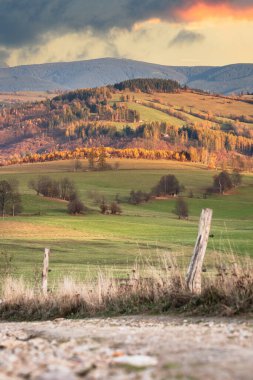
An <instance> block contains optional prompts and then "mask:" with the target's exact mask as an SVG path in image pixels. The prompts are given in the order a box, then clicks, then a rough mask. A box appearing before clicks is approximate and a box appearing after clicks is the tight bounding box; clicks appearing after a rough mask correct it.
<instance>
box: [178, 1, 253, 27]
mask: <svg viewBox="0 0 253 380" xmlns="http://www.w3.org/2000/svg"><path fill="white" fill-rule="evenodd" d="M176 16H177V17H178V18H179V19H181V20H183V21H188V22H191V21H202V20H205V19H224V18H232V19H238V20H253V6H247V7H240V8H239V7H233V6H232V5H229V4H227V3H224V4H206V3H203V2H199V3H197V4H195V5H193V6H191V7H190V8H187V9H183V10H177V11H176Z"/></svg>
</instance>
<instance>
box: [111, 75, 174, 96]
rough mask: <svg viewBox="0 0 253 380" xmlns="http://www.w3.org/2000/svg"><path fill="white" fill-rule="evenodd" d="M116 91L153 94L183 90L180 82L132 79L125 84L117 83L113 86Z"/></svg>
mask: <svg viewBox="0 0 253 380" xmlns="http://www.w3.org/2000/svg"><path fill="white" fill-rule="evenodd" d="M113 87H114V88H115V89H116V90H119V91H123V90H126V89H129V90H130V91H138V90H139V91H142V92H146V93H152V92H177V91H179V90H180V89H181V86H180V84H179V83H178V82H176V81H174V80H169V79H155V78H154V79H148V78H140V79H131V80H126V81H124V82H120V83H116V84H115V85H114V86H113Z"/></svg>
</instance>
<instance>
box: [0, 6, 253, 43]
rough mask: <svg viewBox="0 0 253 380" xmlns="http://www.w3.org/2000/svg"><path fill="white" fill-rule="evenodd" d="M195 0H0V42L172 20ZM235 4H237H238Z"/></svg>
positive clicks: (29, 41) (23, 40)
mask: <svg viewBox="0 0 253 380" xmlns="http://www.w3.org/2000/svg"><path fill="white" fill-rule="evenodd" d="M197 2H198V1H197V0H0V20H1V22H0V45H2V46H10V47H15V46H25V45H32V44H34V43H36V42H38V41H39V40H41V39H42V38H43V37H44V38H46V37H45V36H48V35H52V34H61V33H65V32H68V31H80V30H83V29H85V28H86V29H88V28H90V29H92V30H93V31H94V32H97V33H105V32H107V31H109V30H110V29H111V28H113V27H118V28H122V29H124V28H128V29H129V28H131V27H132V26H133V24H134V23H135V22H138V21H144V20H146V19H148V18H153V17H159V18H161V19H164V20H167V21H171V20H175V19H176V12H175V11H176V10H178V9H185V8H188V7H190V6H192V5H194V4H196V3H197ZM204 2H205V3H206V4H220V3H225V4H230V5H233V6H234V7H240V8H242V7H244V6H249V5H253V0H240V1H238V0H205V1H204ZM238 3H239V4H238Z"/></svg>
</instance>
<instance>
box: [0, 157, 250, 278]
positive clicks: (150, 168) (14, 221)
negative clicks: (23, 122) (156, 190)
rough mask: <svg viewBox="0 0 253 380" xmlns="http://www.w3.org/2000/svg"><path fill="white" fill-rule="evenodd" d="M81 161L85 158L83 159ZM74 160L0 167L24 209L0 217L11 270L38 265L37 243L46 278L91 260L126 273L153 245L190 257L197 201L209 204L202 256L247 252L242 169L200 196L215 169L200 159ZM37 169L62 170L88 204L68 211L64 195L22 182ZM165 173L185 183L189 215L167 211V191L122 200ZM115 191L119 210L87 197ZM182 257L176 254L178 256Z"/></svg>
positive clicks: (32, 271)
mask: <svg viewBox="0 0 253 380" xmlns="http://www.w3.org/2000/svg"><path fill="white" fill-rule="evenodd" d="M83 165H84V168H85V165H86V163H85V162H84V163H83ZM73 167H74V163H73V161H62V162H52V163H47V164H32V165H22V166H19V167H14V166H13V167H6V168H1V169H0V177H1V179H4V178H6V179H11V178H17V179H19V181H20V191H21V193H22V194H23V195H22V197H23V205H24V210H23V213H22V215H20V216H18V217H14V218H13V217H8V218H6V219H5V220H1V221H0V231H1V232H0V234H1V242H0V251H1V252H5V253H8V254H13V263H14V266H15V268H14V271H15V273H17V274H24V275H25V276H26V277H27V276H28V277H29V278H30V279H31V278H33V277H34V276H35V275H36V273H38V270H39V269H38V268H40V267H41V261H42V256H43V249H44V248H45V247H47V246H49V247H50V248H51V250H52V256H51V269H52V273H51V274H50V277H51V279H53V278H56V277H57V278H58V277H60V276H63V275H66V274H76V275H80V276H84V275H87V273H89V272H90V273H92V274H94V272H96V271H97V270H98V267H110V268H114V269H113V270H114V271H115V273H116V274H120V273H123V272H124V273H126V271H128V269H129V267H132V266H133V265H134V262H135V260H136V259H137V258H139V259H140V257H142V259H143V260H156V259H157V255H158V253H161V254H165V255H166V256H170V257H175V255H176V256H180V257H181V256H182V255H183V256H184V259H182V260H184V262H185V260H189V258H190V256H191V253H192V249H193V246H194V242H195V239H196V234H197V226H198V218H199V214H200V211H201V209H202V208H204V207H211V208H213V210H214V221H213V228H212V233H213V234H214V238H212V239H210V242H209V250H208V255H207V263H208V262H210V261H213V259H214V257H217V255H219V254H221V255H223V256H224V255H225V254H226V253H227V252H231V251H233V252H234V253H235V254H239V255H252V253H253V241H252V232H253V229H252V225H253V191H252V189H253V187H252V186H253V177H252V176H250V175H245V176H244V177H243V186H242V187H241V188H239V189H237V190H236V191H235V192H234V193H233V194H229V195H224V196H222V197H221V196H213V197H211V198H208V199H203V192H204V189H205V188H206V187H207V186H209V185H210V184H211V183H212V176H213V175H214V174H215V172H214V171H208V170H206V169H205V168H204V167H203V166H201V165H199V166H198V165H192V164H187V163H176V162H168V161H141V160H136V161H134V160H131V161H128V160H122V161H120V169H119V170H116V171H106V172H86V171H83V172H73ZM38 173H39V174H41V175H43V174H48V175H50V176H52V177H53V178H55V179H57V178H62V177H64V176H67V177H68V178H70V179H71V180H73V181H74V183H75V184H76V187H77V189H78V191H79V194H80V197H81V199H82V200H83V201H84V203H85V204H86V206H87V207H88V208H89V210H88V212H87V213H86V215H83V216H77V217H74V216H70V215H68V214H67V212H66V207H67V204H66V203H65V202H60V201H56V200H53V199H45V198H42V197H38V196H36V195H35V193H34V192H32V191H31V190H30V189H28V187H27V182H28V181H29V180H30V179H31V178H36V177H37V176H38ZM165 174H175V175H176V176H177V177H178V178H179V180H180V182H181V183H183V184H184V185H185V187H186V189H185V192H184V195H185V196H186V197H187V195H188V193H189V191H192V192H193V194H194V198H187V202H188V203H189V208H190V219H189V221H180V220H178V219H177V218H176V216H175V215H174V214H173V208H174V206H175V200H174V199H167V200H153V201H151V202H149V203H146V204H142V205H140V206H132V205H129V204H128V203H126V201H127V197H128V194H129V192H130V191H131V190H132V189H135V190H139V189H141V190H143V191H149V190H150V189H151V187H153V186H154V185H155V184H156V183H157V182H158V181H159V179H160V178H161V176H162V175H165ZM116 194H118V197H119V198H120V199H121V202H122V203H121V207H122V210H123V214H122V215H121V216H104V215H101V214H100V213H99V207H98V205H96V204H94V198H97V197H101V196H105V197H106V199H107V200H108V201H110V200H113V199H114V198H115V195H116ZM180 260H181V259H180Z"/></svg>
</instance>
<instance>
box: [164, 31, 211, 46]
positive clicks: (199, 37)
mask: <svg viewBox="0 0 253 380" xmlns="http://www.w3.org/2000/svg"><path fill="white" fill-rule="evenodd" d="M204 39H205V37H204V36H203V34H201V33H197V32H193V31H190V30H185V29H183V30H180V32H179V33H178V34H177V35H176V37H174V38H173V40H172V41H171V42H170V43H169V46H175V45H180V46H181V45H189V44H193V43H195V42H201V41H203V40H204Z"/></svg>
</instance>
